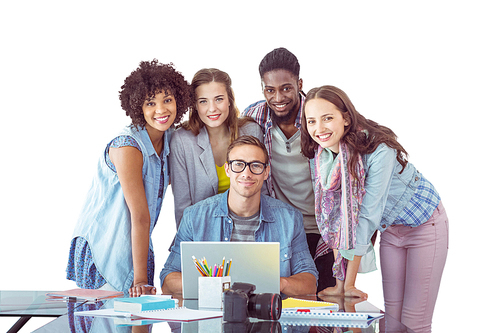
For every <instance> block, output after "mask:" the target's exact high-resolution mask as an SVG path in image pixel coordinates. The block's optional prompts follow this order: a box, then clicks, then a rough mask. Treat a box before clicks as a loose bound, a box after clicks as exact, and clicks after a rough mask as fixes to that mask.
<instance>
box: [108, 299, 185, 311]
mask: <svg viewBox="0 0 500 333" xmlns="http://www.w3.org/2000/svg"><path fill="white" fill-rule="evenodd" d="M172 308H175V300H173V299H171V298H169V297H161V296H141V297H130V298H116V299H115V304H114V310H115V311H120V312H142V311H152V310H166V309H172Z"/></svg>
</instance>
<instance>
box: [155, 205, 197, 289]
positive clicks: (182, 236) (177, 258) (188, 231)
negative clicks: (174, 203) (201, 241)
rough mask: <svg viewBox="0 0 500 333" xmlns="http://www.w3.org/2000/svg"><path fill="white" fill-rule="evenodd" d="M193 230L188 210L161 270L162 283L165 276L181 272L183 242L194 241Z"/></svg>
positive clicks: (161, 283)
mask: <svg viewBox="0 0 500 333" xmlns="http://www.w3.org/2000/svg"><path fill="white" fill-rule="evenodd" d="M192 240H193V231H192V225H191V220H190V214H189V213H188V210H187V211H186V214H185V215H184V216H183V217H182V220H181V223H180V226H179V230H177V234H176V235H175V240H174V245H173V246H172V248H171V249H170V254H169V255H168V258H167V261H166V262H165V265H164V266H163V269H162V270H161V272H160V285H161V286H163V281H164V280H165V277H166V276H167V275H168V274H170V273H173V272H181V242H185V241H192Z"/></svg>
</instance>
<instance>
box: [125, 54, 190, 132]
mask: <svg viewBox="0 0 500 333" xmlns="http://www.w3.org/2000/svg"><path fill="white" fill-rule="evenodd" d="M163 91H165V92H166V91H169V92H170V93H172V94H173V95H174V98H175V102H176V105H177V114H176V116H175V120H174V124H178V123H179V122H180V121H181V119H182V117H183V116H184V114H185V113H186V111H188V109H189V108H190V107H191V100H192V99H191V88H190V86H189V84H188V82H187V81H186V80H185V79H184V76H183V75H182V74H181V73H180V72H178V71H176V70H175V69H174V65H173V64H172V63H170V64H162V63H160V62H158V60H157V59H153V61H141V63H140V64H139V67H138V68H137V69H136V70H135V71H133V72H132V73H131V74H130V75H129V76H128V77H127V78H126V79H125V83H124V84H123V86H121V91H120V92H119V93H120V101H121V105H122V108H123V110H125V113H126V114H127V116H130V118H132V125H134V126H135V127H136V128H137V127H141V128H143V127H144V126H145V125H146V120H145V119H144V114H143V111H142V106H143V104H144V101H145V100H146V99H148V98H154V96H155V95H156V94H158V93H161V92H163Z"/></svg>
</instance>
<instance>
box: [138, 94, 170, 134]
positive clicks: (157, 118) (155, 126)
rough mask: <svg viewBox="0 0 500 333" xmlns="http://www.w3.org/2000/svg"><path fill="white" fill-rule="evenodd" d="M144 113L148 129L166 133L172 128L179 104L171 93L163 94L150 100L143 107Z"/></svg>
mask: <svg viewBox="0 0 500 333" xmlns="http://www.w3.org/2000/svg"><path fill="white" fill-rule="evenodd" d="M142 112H143V114H144V119H145V120H146V129H147V131H148V132H149V133H151V132H152V131H157V132H162V133H163V132H165V131H166V130H168V129H169V128H170V126H172V124H173V123H174V120H175V116H176V115H177V104H176V103H175V98H174V95H172V94H170V93H169V92H167V93H165V92H161V93H158V94H156V95H155V96H154V97H153V98H148V99H146V100H145V101H144V103H143V105H142Z"/></svg>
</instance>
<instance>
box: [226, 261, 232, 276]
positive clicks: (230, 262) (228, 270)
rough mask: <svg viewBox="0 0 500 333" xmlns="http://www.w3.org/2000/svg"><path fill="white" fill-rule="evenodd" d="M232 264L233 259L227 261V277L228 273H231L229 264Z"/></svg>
mask: <svg viewBox="0 0 500 333" xmlns="http://www.w3.org/2000/svg"><path fill="white" fill-rule="evenodd" d="M232 263H233V259H229V267H228V269H227V275H229V272H230V271H231V264H232Z"/></svg>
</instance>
